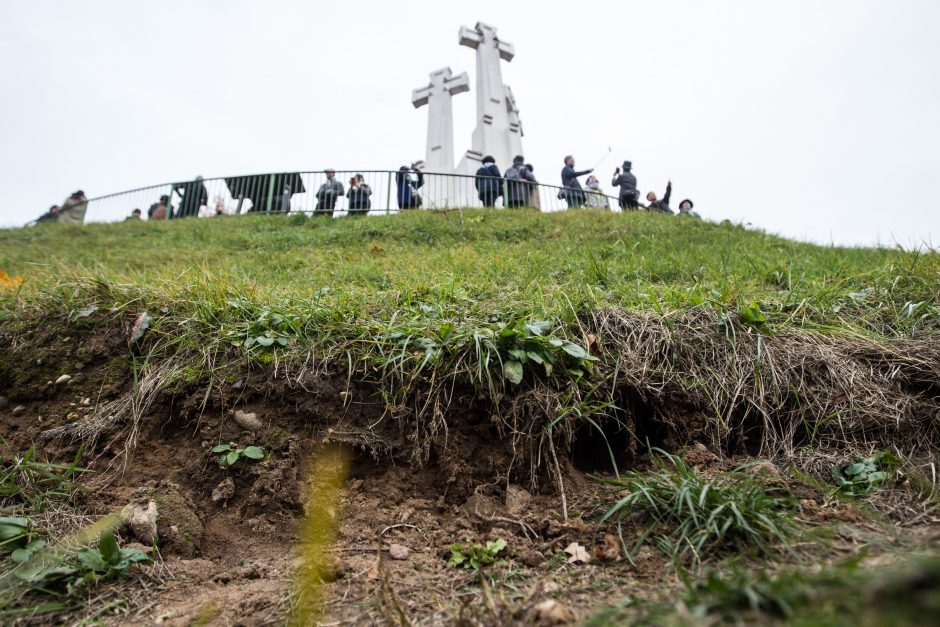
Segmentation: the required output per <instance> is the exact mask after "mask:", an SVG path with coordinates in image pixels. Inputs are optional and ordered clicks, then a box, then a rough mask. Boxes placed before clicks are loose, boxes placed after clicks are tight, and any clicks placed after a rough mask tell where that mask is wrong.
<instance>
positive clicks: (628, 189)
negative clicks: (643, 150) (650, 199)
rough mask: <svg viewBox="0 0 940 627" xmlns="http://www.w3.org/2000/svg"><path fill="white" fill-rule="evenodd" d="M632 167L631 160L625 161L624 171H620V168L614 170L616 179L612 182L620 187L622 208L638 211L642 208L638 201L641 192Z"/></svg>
mask: <svg viewBox="0 0 940 627" xmlns="http://www.w3.org/2000/svg"><path fill="white" fill-rule="evenodd" d="M632 168H633V164H632V163H631V162H629V161H624V162H623V172H621V171H620V168H617V169H616V170H614V180H613V181H611V183H610V184H611V185H613V186H614V187H619V188H620V208H621V209H624V210H626V209H631V210H633V211H636V210H637V209H639V208H640V205H639V203H638V202H637V200H638V199H639V195H640V192H638V191H637V189H636V177H635V176H633V172H631V171H630V170H631V169H632Z"/></svg>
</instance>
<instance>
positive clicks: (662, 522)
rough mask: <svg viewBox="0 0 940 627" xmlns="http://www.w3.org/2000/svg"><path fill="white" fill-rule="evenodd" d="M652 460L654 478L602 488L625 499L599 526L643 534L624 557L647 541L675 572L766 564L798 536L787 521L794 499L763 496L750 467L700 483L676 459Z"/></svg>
mask: <svg viewBox="0 0 940 627" xmlns="http://www.w3.org/2000/svg"><path fill="white" fill-rule="evenodd" d="M654 452H655V453H656V454H657V456H656V457H655V458H654V459H655V461H654V464H655V468H654V469H653V470H649V471H645V472H634V473H630V474H628V475H625V476H623V477H622V478H621V479H614V480H609V481H605V483H607V484H609V485H611V486H614V487H616V488H619V489H621V490H626V491H628V492H629V493H628V494H627V495H626V496H624V497H623V498H621V499H620V500H618V501H617V502H616V503H614V505H613V506H612V507H611V508H610V509H609V510H608V511H607V513H606V514H604V516H603V519H602V520H610V519H614V520H617V521H620V522H623V521H625V520H631V521H632V522H635V523H636V524H637V525H638V528H641V529H642V528H644V527H645V528H646V532H644V533H642V534H641V535H640V538H639V539H638V540H637V542H636V544H635V546H634V547H633V549H632V551H631V554H633V553H635V552H636V551H637V550H638V549H639V548H640V547H641V546H642V545H643V544H644V543H645V542H646V540H647V539H648V538H650V537H652V538H654V539H655V541H656V544H657V545H658V547H659V548H660V549H661V550H662V551H663V552H664V553H665V554H666V555H667V556H669V557H670V559H671V560H672V562H673V564H674V565H675V566H676V567H677V568H681V567H684V566H687V565H692V566H698V565H700V564H701V563H702V562H704V561H705V560H708V559H709V558H711V557H714V556H722V555H727V554H729V553H748V554H756V555H758V556H760V557H765V558H773V557H774V556H775V555H776V553H777V551H778V548H779V547H781V546H783V547H789V546H790V541H791V540H793V539H794V538H796V537H798V536H799V535H800V534H801V529H800V527H799V526H798V525H796V523H794V522H793V519H792V514H793V512H794V511H795V509H796V501H795V499H794V498H793V497H791V496H790V495H789V494H788V493H786V492H785V491H783V490H781V489H778V488H773V489H771V488H769V487H768V486H767V484H766V483H765V482H764V481H762V480H761V479H760V477H759V476H757V475H755V474H754V473H752V472H750V470H749V468H750V466H742V467H740V468H738V469H736V470H734V471H733V472H730V473H727V474H721V475H716V476H714V477H707V476H705V475H704V474H702V473H701V472H699V471H697V470H696V469H695V468H693V467H691V466H689V465H688V464H687V463H686V462H685V461H683V460H682V459H680V458H679V457H676V456H675V455H670V454H669V453H666V452H665V451H661V450H658V449H656V450H654Z"/></svg>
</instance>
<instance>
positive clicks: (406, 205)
mask: <svg viewBox="0 0 940 627" xmlns="http://www.w3.org/2000/svg"><path fill="white" fill-rule="evenodd" d="M412 172H414V173H415V174H417V175H418V179H417V180H415V179H413V178H411V173H412ZM395 185H396V187H398V192H397V198H398V208H399V209H417V208H418V207H420V206H421V196H419V195H418V190H419V189H421V187H423V186H424V173H423V172H422V171H421V170H416V169H415V168H414V166H412V167H411V168H409V167H408V166H406V165H403V166H401V168H399V169H398V174H396V175H395Z"/></svg>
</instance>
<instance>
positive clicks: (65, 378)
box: [55, 374, 72, 385]
mask: <svg viewBox="0 0 940 627" xmlns="http://www.w3.org/2000/svg"><path fill="white" fill-rule="evenodd" d="M71 380H72V376H71V375H67V374H64V375H62V376H61V377H59V378H58V379H56V380H55V384H56V385H62V384H63V383H68V382H69V381H71Z"/></svg>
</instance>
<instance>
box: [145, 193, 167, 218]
mask: <svg viewBox="0 0 940 627" xmlns="http://www.w3.org/2000/svg"><path fill="white" fill-rule="evenodd" d="M169 205H170V197H169V196H167V195H163V196H160V201H159V202H155V203H153V204H152V205H150V208H149V209H147V218H148V219H150V220H166V212H167V207H168V206H169Z"/></svg>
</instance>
